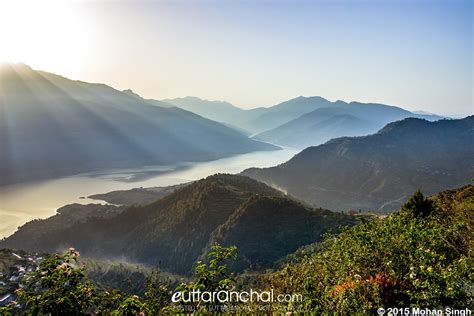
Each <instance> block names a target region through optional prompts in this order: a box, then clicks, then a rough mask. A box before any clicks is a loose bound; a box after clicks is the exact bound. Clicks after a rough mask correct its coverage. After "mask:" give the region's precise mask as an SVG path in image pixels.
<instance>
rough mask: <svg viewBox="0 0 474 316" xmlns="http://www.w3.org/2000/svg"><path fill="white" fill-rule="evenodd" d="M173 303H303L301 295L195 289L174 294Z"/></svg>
mask: <svg viewBox="0 0 474 316" xmlns="http://www.w3.org/2000/svg"><path fill="white" fill-rule="evenodd" d="M171 301H172V302H173V303H180V302H181V303H198V302H203V303H248V302H250V303H254V302H256V303H258V302H262V303H273V302H279V303H290V302H302V301H303V295H301V294H275V292H274V290H273V289H271V290H270V291H254V290H253V289H250V291H230V290H219V291H201V290H200V289H193V290H190V291H181V292H174V293H173V295H172V296H171Z"/></svg>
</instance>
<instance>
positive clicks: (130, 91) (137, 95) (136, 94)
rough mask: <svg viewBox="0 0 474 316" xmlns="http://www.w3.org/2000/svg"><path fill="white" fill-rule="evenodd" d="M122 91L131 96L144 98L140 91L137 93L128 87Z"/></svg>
mask: <svg viewBox="0 0 474 316" xmlns="http://www.w3.org/2000/svg"><path fill="white" fill-rule="evenodd" d="M122 92H123V93H125V94H127V95H129V96H131V97H134V98H138V99H143V98H142V97H141V96H140V95H139V94H138V93H136V92H135V91H133V90H132V89H126V90H123V91H122Z"/></svg>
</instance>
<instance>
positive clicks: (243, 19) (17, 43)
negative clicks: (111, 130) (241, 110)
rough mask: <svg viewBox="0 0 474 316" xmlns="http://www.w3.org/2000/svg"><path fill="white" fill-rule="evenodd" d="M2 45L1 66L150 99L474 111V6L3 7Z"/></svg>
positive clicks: (189, 4) (96, 4)
mask: <svg viewBox="0 0 474 316" xmlns="http://www.w3.org/2000/svg"><path fill="white" fill-rule="evenodd" d="M38 3H41V4H38ZM0 39H1V42H0V59H3V60H7V61H23V62H25V63H27V64H30V65H31V66H32V67H33V68H36V69H43V70H47V71H51V72H55V73H59V74H62V75H64V76H67V77H70V78H73V79H80V80H85V81H92V82H104V83H107V84H109V85H111V86H113V87H115V88H117V89H127V88H131V89H133V90H134V91H136V92H137V93H139V94H141V95H142V96H144V97H147V98H156V99H161V98H171V97H178V96H186V95H193V96H199V97H202V98H205V99H212V100H227V101H229V102H231V103H234V104H235V105H238V106H241V107H256V106H270V105H273V104H276V103H279V102H281V101H283V100H286V99H290V98H293V97H296V96H300V95H304V96H310V95H320V96H323V97H326V98H328V99H330V100H337V99H342V100H345V101H351V100H357V101H363V102H381V103H387V104H392V105H399V106H402V107H404V108H407V109H412V110H426V111H432V112H436V113H440V114H450V115H453V114H455V115H466V114H473V112H474V110H473V106H474V105H473V99H474V92H473V5H472V1H469V0H468V1H456V0H452V1H408V0H407V1H370V2H369V1H290V0H288V1H225V0H222V1H169V2H165V1H120V2H119V1H100V2H99V1H83V2H77V1H67V0H65V1H55V2H48V1H44V0H43V1H37V0H35V1H27V2H21V1H19V0H13V1H8V0H7V1H5V0H0Z"/></svg>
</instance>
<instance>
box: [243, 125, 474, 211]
mask: <svg viewBox="0 0 474 316" xmlns="http://www.w3.org/2000/svg"><path fill="white" fill-rule="evenodd" d="M473 158H474V116H469V117H467V118H464V119H459V120H440V121H436V122H429V121H427V120H422V119H414V118H408V119H404V120H401V121H397V122H394V123H390V124H388V125H387V126H385V127H384V128H383V129H381V130H380V131H379V132H377V133H376V134H373V135H369V136H364V137H342V138H337V139H333V140H331V141H329V142H327V143H325V144H323V145H319V146H316V147H309V148H306V149H304V150H303V151H301V152H300V153H299V154H297V155H296V156H294V157H293V158H292V159H290V160H289V161H287V162H286V163H283V164H281V165H279V166H275V167H271V168H262V169H258V168H251V169H247V170H245V171H244V172H242V174H243V175H246V176H249V177H252V178H254V179H257V180H259V181H262V182H264V183H267V184H269V185H271V186H274V187H277V188H280V189H282V190H285V191H287V192H288V193H289V194H291V195H293V196H295V197H297V198H300V199H302V200H304V201H307V202H309V203H313V204H314V205H318V206H321V207H324V208H329V209H331V210H337V211H341V210H347V209H363V210H382V211H391V210H394V209H396V208H398V207H399V206H400V204H401V203H402V202H403V201H405V200H406V199H407V197H408V196H409V195H410V194H411V193H412V192H414V191H415V190H416V189H421V190H423V192H427V193H429V194H431V193H434V192H438V191H441V190H445V189H448V188H453V187H457V186H461V185H464V184H467V183H469V182H470V181H471V179H472V177H473V176H474V159H473Z"/></svg>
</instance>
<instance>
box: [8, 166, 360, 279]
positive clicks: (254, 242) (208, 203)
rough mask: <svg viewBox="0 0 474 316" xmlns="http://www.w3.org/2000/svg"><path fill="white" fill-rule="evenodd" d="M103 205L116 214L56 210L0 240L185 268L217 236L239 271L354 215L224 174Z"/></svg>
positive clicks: (271, 260)
mask: <svg viewBox="0 0 474 316" xmlns="http://www.w3.org/2000/svg"><path fill="white" fill-rule="evenodd" d="M103 208H104V210H103V211H104V212H105V211H107V212H108V213H109V214H110V213H111V212H112V213H114V214H116V215H115V216H87V217H85V218H83V219H81V220H79V221H75V222H74V224H72V225H70V226H65V227H61V226H60V225H52V224H53V223H55V222H57V220H54V218H55V217H52V218H50V219H46V220H40V221H36V222H32V223H29V224H26V225H25V226H24V227H20V229H19V230H18V231H17V232H16V233H15V234H13V235H12V236H10V237H9V238H7V239H6V240H3V241H2V242H0V247H6V248H18V249H24V250H29V251H46V252H55V251H58V250H61V249H67V248H69V247H72V246H73V247H75V248H76V249H78V250H79V251H80V252H81V253H82V254H83V255H86V256H89V257H93V258H111V259H113V258H122V259H123V258H125V259H127V260H129V261H131V262H140V263H145V264H149V265H153V266H159V267H160V268H162V269H165V270H168V271H172V272H176V273H183V274H185V273H189V272H190V271H191V269H192V265H193V264H194V262H195V261H196V260H197V259H198V258H200V257H202V256H204V255H205V254H206V253H207V252H208V251H209V247H210V245H212V244H213V243H214V242H221V243H222V244H223V245H237V246H238V247H240V252H239V256H240V258H241V260H240V261H238V262H236V263H235V264H234V266H233V268H234V269H235V270H238V271H241V270H243V269H247V268H252V269H261V268H268V267H271V266H273V265H274V264H275V262H276V261H277V260H279V259H280V258H282V257H284V256H286V255H287V254H288V253H291V252H293V251H295V250H296V249H298V248H299V247H300V246H303V245H305V244H309V243H311V242H316V241H318V240H320V239H321V238H322V235H323V234H324V233H326V232H329V231H338V230H339V229H340V227H341V226H342V225H352V224H355V223H356V219H355V217H352V216H348V215H343V214H338V213H332V212H330V211H327V210H322V209H312V208H309V207H308V206H305V205H303V204H301V203H300V202H298V201H296V200H294V199H292V198H291V197H287V196H285V194H283V193H282V192H280V191H278V190H275V189H273V188H271V187H269V186H267V185H265V184H263V183H260V182H257V181H255V180H253V179H250V178H247V177H242V176H235V175H224V174H218V175H214V176H210V177H208V178H206V179H202V180H200V181H196V182H194V183H192V184H189V185H187V186H184V187H182V188H179V189H177V190H176V191H175V192H174V193H171V194H169V195H167V196H165V197H163V198H161V199H159V200H157V201H156V202H153V203H151V204H148V205H144V206H132V207H128V208H126V209H125V210H123V208H122V209H120V208H119V209H117V208H116V207H113V206H108V207H107V206H103ZM105 208H106V209H105ZM96 214H97V213H96ZM50 223H51V225H50Z"/></svg>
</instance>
